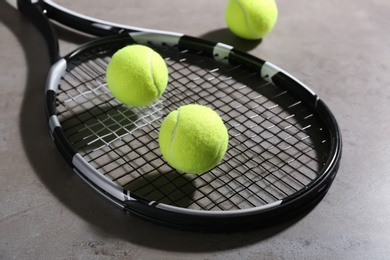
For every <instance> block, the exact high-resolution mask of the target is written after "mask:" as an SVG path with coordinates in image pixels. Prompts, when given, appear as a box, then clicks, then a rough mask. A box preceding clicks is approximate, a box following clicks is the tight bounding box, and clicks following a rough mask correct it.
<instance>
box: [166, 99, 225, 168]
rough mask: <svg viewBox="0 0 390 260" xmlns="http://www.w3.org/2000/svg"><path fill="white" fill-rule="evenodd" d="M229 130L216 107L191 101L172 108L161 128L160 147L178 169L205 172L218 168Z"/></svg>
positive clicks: (170, 163) (169, 161) (223, 153)
mask: <svg viewBox="0 0 390 260" xmlns="http://www.w3.org/2000/svg"><path fill="white" fill-rule="evenodd" d="M228 141H229V136H228V131H227V129H226V126H225V124H224V123H223V121H222V118H221V117H220V116H219V115H218V114H217V112H215V111H214V110H213V109H211V108H209V107H207V106H203V105H198V104H189V105H185V106H181V107H180V108H178V109H177V110H174V111H172V112H171V113H169V114H168V116H167V117H166V118H165V119H164V121H163V123H162V124H161V128H160V132H159V145H160V150H161V153H162V155H163V157H164V158H165V160H166V161H167V162H168V164H169V165H170V166H172V167H173V168H175V169H176V170H178V171H180V172H183V173H189V174H201V173H205V172H207V171H209V170H211V169H212V168H214V167H215V166H216V165H217V164H218V163H219V162H220V161H221V160H222V158H223V157H224V155H225V153H226V150H227V148H228Z"/></svg>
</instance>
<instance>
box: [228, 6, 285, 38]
mask: <svg viewBox="0 0 390 260" xmlns="http://www.w3.org/2000/svg"><path fill="white" fill-rule="evenodd" d="M277 17H278V8H277V6H276V2H275V0H229V2H228V4H227V6H226V10H225V21H226V24H227V26H228V27H229V29H230V30H231V31H232V32H233V33H234V34H236V35H237V36H239V37H241V38H244V39H248V40H258V39H261V38H263V37H264V36H265V35H266V34H268V33H269V32H270V31H271V30H272V28H273V27H274V25H275V23H276V20H277Z"/></svg>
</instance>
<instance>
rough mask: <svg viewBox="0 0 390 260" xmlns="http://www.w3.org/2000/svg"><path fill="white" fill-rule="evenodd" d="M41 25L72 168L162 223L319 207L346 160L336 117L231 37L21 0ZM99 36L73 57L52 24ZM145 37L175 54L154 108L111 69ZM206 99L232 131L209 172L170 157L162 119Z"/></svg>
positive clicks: (190, 226) (53, 101)
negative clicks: (120, 94)
mask: <svg viewBox="0 0 390 260" xmlns="http://www.w3.org/2000/svg"><path fill="white" fill-rule="evenodd" d="M18 8H19V9H20V10H21V11H22V13H23V14H25V15H26V16H28V17H29V18H30V19H31V21H32V22H33V23H34V24H35V25H36V26H37V27H38V28H39V29H40V30H41V32H42V35H43V36H44V37H45V39H46V41H47V46H48V51H49V54H50V57H51V61H52V66H51V69H50V71H49V74H48V78H47V84H46V90H45V109H46V115H47V120H48V125H49V129H50V133H51V136H52V138H53V140H54V142H55V144H56V145H57V147H58V149H59V151H60V152H61V153H62V155H63V156H64V158H65V160H66V161H67V162H68V163H69V164H70V165H71V167H72V168H73V170H74V171H75V172H76V173H77V174H78V175H79V176H80V177H81V178H82V179H83V180H84V181H85V182H87V183H88V184H89V185H90V186H91V187H92V188H94V189H95V190H96V191H97V192H98V193H100V194H101V195H103V196H104V197H106V198H107V199H108V200H109V201H111V202H113V203H114V204H115V205H117V206H119V207H120V208H122V209H123V210H125V211H127V212H130V213H132V214H134V215H137V216H140V217H142V218H145V219H147V220H150V221H153V222H156V223H160V224H163V225H167V226H171V227H176V228H180V229H187V230H198V231H231V230H241V229H252V228H254V227H261V226H268V225H273V224H276V223H280V222H282V221H286V220H288V219H291V218H292V217H294V216H296V215H298V214H300V213H302V212H305V211H307V210H309V209H312V208H313V207H314V206H315V205H316V204H317V203H318V202H319V201H320V200H321V199H322V198H323V196H324V195H325V194H326V193H327V191H328V189H329V187H330V186H331V184H332V181H333V180H334V178H335V175H336V173H337V171H338V168H339V163H340V158H341V149H342V140H341V134H340V130H339V128H338V125H337V122H336V120H335V117H334V116H333V114H332V113H331V111H330V110H329V109H328V107H327V106H326V105H325V103H324V102H323V101H322V100H321V99H320V98H319V97H318V96H317V95H316V94H315V93H314V92H313V91H312V90H311V89H309V88H308V87H307V86H305V85H304V84H303V83H301V82H300V81H298V80H297V79H295V78H294V77H293V76H291V75H289V74H288V73H286V72H284V71H283V70H282V69H280V68H278V67H277V66H275V65H273V64H271V63H270V62H266V61H263V60H261V59H259V58H256V57H254V56H251V55H249V54H247V53H244V52H241V51H239V50H236V49H234V48H233V47H231V46H228V45H226V44H223V43H214V42H209V41H206V40H204V39H198V38H195V37H190V36H186V35H183V34H180V33H173V32H164V31H157V30H150V29H143V28H138V27H131V26H125V25H119V24H114V23H109V22H106V21H102V20H98V19H94V18H90V17H87V16H85V15H81V14H78V13H76V12H73V11H70V10H68V9H66V8H64V7H62V6H60V5H58V4H56V3H54V2H52V1H46V0H45V1H28V0H18ZM52 21H54V22H55V23H56V24H57V25H58V26H64V27H66V28H68V27H69V28H71V30H72V31H75V30H77V31H80V32H83V33H88V34H90V35H93V36H96V39H94V40H93V41H91V42H89V43H86V44H84V45H82V46H80V47H79V48H77V49H76V50H74V51H72V52H71V53H69V54H67V55H66V56H64V57H60V55H59V44H58V40H57V36H56V35H55V33H54V30H53V28H54V27H52V25H51V24H50V23H51V22H52ZM131 44H143V45H147V46H149V47H151V48H153V49H154V50H155V51H157V52H158V53H160V54H161V56H162V57H163V58H164V59H165V61H166V63H167V65H168V69H169V84H168V87H167V90H166V91H165V93H164V95H163V96H162V97H161V98H160V99H159V100H157V101H155V102H154V103H152V104H151V105H148V106H145V107H128V106H125V105H123V104H121V103H120V102H118V101H117V100H116V99H115V98H114V97H113V96H112V95H111V93H110V92H109V90H108V88H107V85H106V80H105V70H106V66H107V63H108V61H109V60H110V57H111V56H112V55H113V54H114V53H115V52H116V51H117V50H118V49H120V48H122V47H124V46H127V45H131ZM189 103H199V104H203V105H207V106H209V107H211V108H213V109H214V110H216V111H217V112H218V114H219V115H221V117H222V119H223V121H224V123H225V125H226V126H227V128H228V132H229V138H230V140H229V148H228V151H227V153H226V155H225V157H224V159H223V161H222V162H221V163H220V164H219V165H218V166H216V167H215V168H214V169H212V170H210V171H209V172H207V173H204V174H201V175H189V174H182V173H179V172H177V171H176V170H174V169H172V168H171V167H170V166H169V165H168V164H167V163H166V162H165V161H164V159H163V157H162V155H161V153H160V150H159V146H158V132H159V128H160V124H161V122H162V120H163V118H164V117H165V116H166V115H167V114H168V113H169V112H170V111H172V110H175V109H177V108H178V107H180V106H182V105H185V104H189Z"/></svg>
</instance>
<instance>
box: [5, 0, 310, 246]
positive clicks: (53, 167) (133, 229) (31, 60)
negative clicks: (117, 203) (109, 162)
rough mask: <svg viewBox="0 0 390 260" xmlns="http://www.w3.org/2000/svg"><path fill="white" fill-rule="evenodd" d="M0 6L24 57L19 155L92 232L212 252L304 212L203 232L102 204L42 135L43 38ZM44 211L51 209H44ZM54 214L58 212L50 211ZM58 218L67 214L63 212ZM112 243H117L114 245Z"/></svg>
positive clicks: (272, 230) (257, 237) (263, 234)
mask: <svg viewBox="0 0 390 260" xmlns="http://www.w3.org/2000/svg"><path fill="white" fill-rule="evenodd" d="M0 8H1V9H3V8H7V9H8V11H9V12H13V13H14V14H15V15H14V16H12V17H14V18H13V20H12V21H7V20H3V22H4V23H3V24H4V25H5V26H7V27H8V28H9V29H10V30H11V31H12V32H13V33H14V35H15V36H16V37H17V38H18V39H19V42H20V44H21V47H22V50H23V51H24V53H25V56H26V64H27V70H28V71H27V78H26V85H25V93H24V98H23V103H22V106H21V113H20V118H19V120H20V122H19V125H20V135H21V138H22V143H23V147H24V150H25V154H26V156H27V158H28V160H29V163H30V165H31V167H32V168H33V170H34V172H35V174H36V175H37V176H38V178H39V179H40V181H42V182H43V183H44V185H45V187H46V188H47V189H48V190H49V191H50V192H51V194H52V195H54V196H55V197H56V198H57V199H58V200H59V201H60V202H61V204H62V205H63V206H65V207H67V208H68V209H70V210H71V211H72V212H73V213H75V214H76V215H77V216H79V217H80V218H82V219H83V220H85V221H87V222H88V223H89V224H90V225H91V227H90V228H91V229H93V230H94V232H95V233H96V234H99V235H100V236H101V237H103V238H105V237H118V238H120V239H122V240H125V241H128V242H131V243H135V244H138V245H143V246H146V247H151V248H159V249H162V250H169V251H181V252H215V251H218V250H219V251H221V250H228V249H231V248H237V247H242V246H246V245H249V244H253V243H257V242H259V241H261V240H266V239H268V238H270V237H272V236H274V235H275V234H277V233H279V232H282V231H283V230H285V229H287V228H289V227H290V226H292V225H294V223H296V222H298V221H299V220H300V219H301V218H302V217H304V215H305V214H303V215H300V216H298V217H295V218H293V219H291V220H289V221H286V222H284V223H283V224H280V225H276V226H272V227H267V228H264V229H261V230H257V231H256V230H255V231H250V232H248V231H247V232H237V233H233V234H229V235H226V234H224V233H222V234H208V235H205V234H203V233H193V232H187V231H181V230H174V229H171V228H165V227H163V226H160V225H156V224H151V223H149V222H147V221H144V220H141V219H139V218H137V217H134V216H132V215H129V214H124V212H122V211H119V210H117V208H116V207H114V206H112V205H111V204H109V203H107V201H106V200H105V199H103V198H100V197H99V196H96V193H95V192H94V191H93V190H92V189H90V188H88V187H87V185H86V184H85V183H84V182H82V181H81V180H79V179H78V178H69V177H70V176H73V173H72V171H71V169H70V167H69V166H68V164H67V163H66V162H65V161H64V160H63V157H62V156H61V155H60V154H59V153H58V151H57V149H56V148H55V147H54V145H53V143H52V140H51V138H50V136H49V135H48V134H47V123H46V119H45V117H44V112H43V109H41V108H43V99H42V87H43V86H44V84H45V80H46V75H47V71H48V68H49V58H48V57H47V51H46V49H45V48H35V47H34V46H43V45H44V44H45V43H44V41H43V39H42V37H41V36H40V34H39V32H38V31H37V30H36V29H35V27H34V26H33V25H30V23H29V22H28V21H27V19H25V18H21V17H22V15H21V14H19V13H18V12H17V11H16V10H14V9H13V8H11V7H10V6H9V5H7V4H6V3H5V2H4V1H0ZM15 24H17V26H15ZM19 27H23V28H24V30H19V29H18V28H19ZM27 32H30V34H29V37H25V35H26V33H27ZM60 33H61V32H60ZM73 38H74V37H73ZM73 38H72V39H70V38H69V39H68V40H72V41H74V42H79V41H80V39H79V38H75V39H73ZM37 62H38V63H37ZM146 178H148V179H149V180H147V181H150V180H152V181H153V182H154V183H157V184H156V185H160V186H163V185H164V184H163V183H164V182H162V181H161V180H156V179H155V178H156V177H155V175H154V174H153V173H151V174H150V175H149V176H147V177H146ZM169 178H177V181H179V182H187V181H188V179H187V177H184V179H183V177H178V176H177V175H176V174H172V175H171V177H169ZM143 182H144V180H138V181H135V182H134V183H132V184H131V183H130V184H129V185H130V187H131V186H137V187H139V186H140V185H141V186H142V184H143ZM192 189H193V187H192V186H191V184H188V185H187V187H186V192H187V193H189V194H190V193H191V190H192ZM175 196H176V195H175ZM180 203H182V204H183V205H184V204H185V203H186V202H185V200H182V201H181V202H180ZM44 214H51V213H50V212H45V213H44ZM54 214H58V213H56V212H54ZM63 217H67V216H65V215H64V216H63ZM76 228H77V227H76ZM167 233H169V239H166V238H167ZM115 246H116V247H117V245H115ZM107 247H109V244H107Z"/></svg>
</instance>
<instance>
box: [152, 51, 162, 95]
mask: <svg viewBox="0 0 390 260" xmlns="http://www.w3.org/2000/svg"><path fill="white" fill-rule="evenodd" d="M152 56H153V50H151V51H150V53H149V71H150V76H151V78H152V82H153V86H154V87H155V88H156V90H157V97H159V96H160V90H159V89H158V87H157V86H156V81H155V80H154V74H153V63H152Z"/></svg>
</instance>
